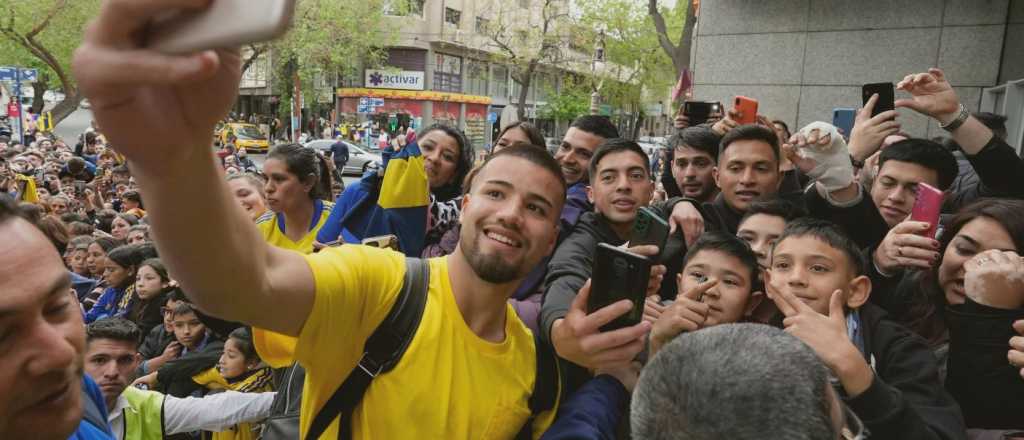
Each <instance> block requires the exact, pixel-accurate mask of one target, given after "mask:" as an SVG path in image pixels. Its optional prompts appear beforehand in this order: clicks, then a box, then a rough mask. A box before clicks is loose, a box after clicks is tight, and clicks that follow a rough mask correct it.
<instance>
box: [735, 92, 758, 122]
mask: <svg viewBox="0 0 1024 440" xmlns="http://www.w3.org/2000/svg"><path fill="white" fill-rule="evenodd" d="M733 110H736V111H737V112H738V113H740V118H739V119H737V120H736V122H737V123H739V124H741V125H742V124H753V123H755V122H757V100H756V99H754V98H748V97H746V96H737V97H736V100H735V105H733Z"/></svg>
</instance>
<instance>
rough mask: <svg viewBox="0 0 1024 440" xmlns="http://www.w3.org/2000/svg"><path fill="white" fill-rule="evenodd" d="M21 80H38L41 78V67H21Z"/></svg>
mask: <svg viewBox="0 0 1024 440" xmlns="http://www.w3.org/2000/svg"><path fill="white" fill-rule="evenodd" d="M21 80H22V81H25V82H36V81H38V80H39V69H21Z"/></svg>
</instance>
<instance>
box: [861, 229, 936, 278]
mask: <svg viewBox="0 0 1024 440" xmlns="http://www.w3.org/2000/svg"><path fill="white" fill-rule="evenodd" d="M928 228H929V225H928V223H927V222H918V221H912V220H907V221H903V222H901V223H900V224H898V225H896V226H893V228H892V229H890V230H889V233H888V234H886V235H885V238H884V239H883V240H882V243H881V244H879V245H878V248H877V249H875V252H874V254H872V256H871V257H872V260H874V263H875V266H877V267H878V269H879V270H880V271H882V272H883V273H885V274H889V275H895V273H896V272H898V271H901V270H905V269H924V270H928V269H931V268H932V266H933V265H935V264H937V263H938V261H939V242H938V241H936V240H934V239H931V238H928V237H925V236H922V235H920V234H921V233H922V232H925V231H927V230H928Z"/></svg>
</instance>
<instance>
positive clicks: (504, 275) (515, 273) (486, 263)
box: [462, 233, 523, 284]
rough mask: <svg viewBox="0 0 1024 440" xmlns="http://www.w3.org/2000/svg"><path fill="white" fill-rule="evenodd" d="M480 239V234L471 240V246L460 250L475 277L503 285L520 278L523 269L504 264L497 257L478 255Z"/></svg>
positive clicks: (481, 236)
mask: <svg viewBox="0 0 1024 440" xmlns="http://www.w3.org/2000/svg"><path fill="white" fill-rule="evenodd" d="M482 239H484V236H483V234H482V233H481V234H480V235H478V236H477V238H476V239H475V240H473V243H472V244H470V245H469V246H463V249H462V253H463V254H464V255H465V256H466V261H467V262H468V263H469V267H471V268H473V272H474V273H476V276H478V277H480V279H482V280H484V281H486V282H488V283H491V284H505V283H509V282H512V281H515V280H517V279H519V278H521V277H522V274H521V273H522V272H523V268H521V267H516V265H514V264H509V263H507V262H505V261H504V260H503V259H502V258H501V256H499V255H485V254H482V253H480V251H479V249H480V240H482ZM467 244H469V243H467Z"/></svg>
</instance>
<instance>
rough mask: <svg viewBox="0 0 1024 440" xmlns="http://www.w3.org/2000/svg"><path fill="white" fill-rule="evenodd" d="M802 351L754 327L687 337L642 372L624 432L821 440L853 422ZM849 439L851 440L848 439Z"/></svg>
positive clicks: (821, 370)
mask: <svg viewBox="0 0 1024 440" xmlns="http://www.w3.org/2000/svg"><path fill="white" fill-rule="evenodd" d="M848 414H850V412H849V411H848V410H846V408H845V406H844V405H843V404H842V403H841V402H840V400H839V399H838V397H837V395H836V393H835V391H833V390H832V385H831V384H830V383H829V371H828V369H827V368H826V367H825V365H824V364H823V363H822V362H821V361H820V360H818V357H817V356H816V355H815V353H814V351H812V350H811V349H810V348H809V347H808V346H807V345H805V344H804V343H802V342H800V341H799V340H798V339H797V338H795V337H793V336H790V335H789V334H787V333H785V332H783V331H782V330H779V329H776V328H772V327H769V326H766V325H759V324H723V325H717V326H714V327H710V328H706V329H701V330H699V331H695V332H687V333H684V334H682V335H681V336H679V337H677V338H676V339H675V340H673V341H672V342H671V343H669V344H668V345H666V346H665V347H664V348H662V349H661V351H659V352H658V354H657V356H655V357H654V358H653V359H651V361H650V362H648V363H647V366H646V367H645V368H644V371H643V374H642V375H641V376H640V380H639V381H638V382H637V385H636V389H635V391H634V393H633V399H632V404H631V411H630V422H631V423H630V426H631V429H632V436H633V438H637V439H644V440H670V439H671V440H689V439H694V440H697V439H700V440H754V439H758V440H759V439H788V440H819V439H835V438H841V437H840V435H839V434H840V431H841V430H842V429H843V428H844V427H847V428H853V429H850V430H851V431H853V433H854V434H862V432H861V431H860V430H858V429H856V427H857V426H859V423H857V422H858V421H857V420H855V419H853V420H851V419H849V418H847V417H848V416H847V415H848ZM846 438H852V437H846Z"/></svg>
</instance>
